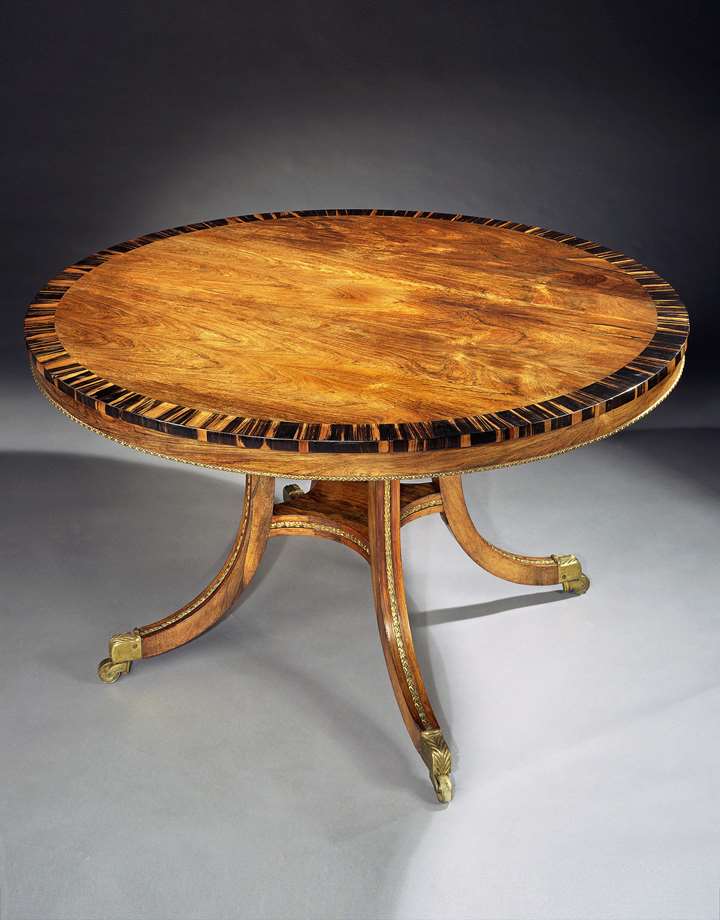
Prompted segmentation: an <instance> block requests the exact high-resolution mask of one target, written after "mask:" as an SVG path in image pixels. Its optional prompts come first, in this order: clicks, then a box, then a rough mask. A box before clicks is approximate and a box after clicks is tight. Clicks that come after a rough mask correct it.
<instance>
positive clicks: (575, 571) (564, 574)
mask: <svg viewBox="0 0 720 920" xmlns="http://www.w3.org/2000/svg"><path fill="white" fill-rule="evenodd" d="M552 558H553V559H554V560H555V562H556V563H557V567H558V577H559V580H560V584H561V585H562V589H563V591H567V592H572V593H573V594H584V593H585V592H586V591H587V589H588V588H589V587H590V579H589V578H588V577H587V575H585V573H584V572H583V570H582V566H581V565H580V560H579V559H578V558H577V556H573V555H572V554H568V555H565V556H553V557H552Z"/></svg>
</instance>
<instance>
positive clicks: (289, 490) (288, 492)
mask: <svg viewBox="0 0 720 920" xmlns="http://www.w3.org/2000/svg"><path fill="white" fill-rule="evenodd" d="M304 494H305V492H304V491H303V490H302V489H301V488H300V486H298V485H296V484H295V483H294V482H291V483H289V484H288V485H286V486H285V487H284V488H283V501H284V502H289V501H291V500H292V499H293V498H294V497H295V496H296V495H304Z"/></svg>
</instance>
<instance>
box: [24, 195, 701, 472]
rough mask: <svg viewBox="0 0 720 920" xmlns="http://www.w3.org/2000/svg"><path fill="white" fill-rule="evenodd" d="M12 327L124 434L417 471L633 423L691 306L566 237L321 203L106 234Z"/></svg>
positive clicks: (631, 264) (655, 280)
mask: <svg viewBox="0 0 720 920" xmlns="http://www.w3.org/2000/svg"><path fill="white" fill-rule="evenodd" d="M25 329H26V341H27V346H28V349H29V352H30V355H31V360H32V363H33V365H34V370H35V373H36V377H37V378H38V380H39V382H40V383H41V385H42V386H43V387H44V389H45V390H46V392H47V393H48V395H50V396H51V398H53V399H55V401H57V402H58V403H59V404H60V405H61V407H62V408H64V409H65V411H67V412H69V413H70V414H71V415H74V416H75V417H77V418H78V419H79V420H81V421H84V423H85V424H89V425H90V426H91V427H97V428H98V430H100V431H101V432H102V433H108V431H107V428H108V426H109V425H113V424H116V425H118V426H121V428H120V429H118V431H119V434H118V437H119V436H120V434H122V439H124V440H125V441H126V442H128V443H130V444H131V446H140V447H142V446H143V445H144V447H145V449H151V450H153V449H154V450H155V452H161V453H162V452H163V451H160V450H157V448H156V447H153V445H150V444H149V442H148V435H150V436H151V437H154V438H155V440H157V438H158V437H161V439H162V441H163V442H167V443H169V442H170V441H175V442H176V446H177V445H178V444H179V442H180V441H182V442H184V443H185V444H188V443H189V442H190V441H195V442H198V444H199V445H201V446H202V448H203V450H204V451H205V453H206V454H208V452H210V451H211V450H212V448H213V447H217V448H218V449H220V448H223V451H222V455H223V457H227V456H228V449H232V448H235V449H236V450H237V451H241V452H242V454H243V455H244V456H247V455H248V454H249V453H250V452H254V455H255V458H254V463H255V466H254V468H255V469H256V470H257V469H262V468H263V462H264V461H263V460H262V458H263V457H265V458H269V457H270V456H271V455H272V457H273V461H272V462H270V461H269V459H268V462H267V463H266V464H265V465H267V466H268V469H267V472H268V473H270V472H274V473H277V472H278V469H277V467H276V464H275V458H277V456H278V454H280V453H287V454H295V455H299V454H302V455H313V454H317V455H323V456H327V455H328V454H335V455H344V460H343V458H341V457H340V456H337V457H336V458H335V460H336V461H337V463H342V462H345V463H346V464H347V465H348V469H349V471H351V472H352V470H353V468H354V461H353V457H357V456H358V455H368V454H375V455H380V454H381V455H384V456H383V462H384V463H385V465H386V468H387V469H392V456H393V455H405V456H407V455H408V454H424V455H426V456H425V458H424V460H423V463H424V464H426V468H427V469H428V470H429V471H432V460H431V459H430V457H429V456H427V455H429V454H430V453H433V452H438V455H440V454H443V455H447V452H449V451H452V452H455V453H457V452H459V451H462V449H468V448H476V447H478V446H480V445H491V444H493V443H501V442H507V441H511V440H516V439H525V440H526V441H527V442H529V441H530V440H532V439H533V438H534V437H537V436H541V435H544V434H548V433H550V432H552V431H556V430H559V429H564V428H569V427H573V426H582V425H584V424H586V423H588V422H590V421H592V420H597V419H598V418H599V417H600V416H601V415H604V414H606V413H612V412H613V411H615V410H617V409H619V408H620V407H626V409H625V412H624V414H623V418H624V419H625V421H627V420H628V418H631V417H632V408H633V407H632V406H631V407H629V408H628V405H629V404H630V403H633V402H636V403H637V414H638V415H639V414H640V413H641V412H643V411H645V409H646V404H647V398H646V399H642V397H646V394H648V393H649V392H650V391H651V390H652V389H653V388H654V387H656V386H657V385H658V384H659V383H661V382H662V381H663V380H664V379H665V378H667V377H668V375H671V374H672V373H673V372H674V371H675V370H676V368H677V367H678V365H679V364H680V362H681V360H682V356H683V354H684V351H685V348H686V342H687V335H688V317H687V313H686V311H685V308H684V307H683V305H682V303H681V302H680V300H679V299H678V296H677V294H676V293H675V291H674V290H673V289H672V287H671V286H670V285H669V284H668V283H667V282H665V281H663V279H661V278H660V277H659V276H658V275H656V274H655V273H654V272H653V271H652V270H650V269H648V268H646V267H645V266H643V265H640V264H639V263H637V262H635V261H634V260H632V259H630V258H628V257H626V256H624V255H623V254H622V253H619V252H616V251H615V250H611V249H608V248H607V247H605V246H602V245H600V244H597V243H593V242H590V241H587V240H583V239H579V238H577V237H573V236H570V235H568V234H563V233H559V232H555V231H550V230H544V229H542V228H539V227H529V226H526V225H522V224H517V223H512V222H508V221H499V220H492V219H489V218H474V217H466V216H463V215H448V214H435V213H428V212H404V211H403V212H393V211H380V210H373V211H349V210H330V211H306V212H283V213H276V214H255V215H246V216H243V217H233V218H226V219H221V220H214V221H208V222H206V223H199V224H193V225H190V226H184V227H177V228H174V229H171V230H165V231H161V232H158V233H153V234H149V235H148V236H144V237H140V238H138V239H135V240H131V241H128V242H126V243H122V244H119V245H117V246H112V247H110V248H108V249H106V250H103V251H101V252H99V253H97V254H95V255H94V256H91V257H89V258H87V259H84V260H82V261H81V262H79V263H77V264H75V265H73V266H70V267H69V268H68V269H66V270H65V271H63V272H62V273H61V274H60V275H58V276H57V277H55V278H53V279H52V280H51V281H50V282H49V283H48V284H47V286H46V287H45V288H44V289H43V290H42V291H41V292H40V293H39V294H38V295H37V297H36V299H35V301H34V303H33V304H32V305H31V306H30V307H29V309H28V313H27V317H26V324H25ZM95 423H97V424H95ZM588 431H589V429H588ZM153 443H154V442H153ZM168 452H169V453H170V454H171V455H172V454H173V451H170V450H169V451H168ZM270 452H271V453H270ZM174 453H177V451H175V452H174ZM218 456H219V455H218ZM469 456H470V455H468V457H469ZM258 458H260V459H258ZM305 462H306V465H307V464H308V462H309V461H307V460H306V461H305ZM456 462H457V464H458V468H459V467H462V466H464V465H466V461H465V460H464V459H463V460H459V459H458V460H457V461H456ZM337 463H336V466H337ZM401 463H404V464H405V467H404V469H405V471H406V472H407V469H408V466H407V464H408V461H407V459H405V460H404V461H401ZM210 465H213V460H212V459H211V460H210ZM217 465H220V463H219V462H218V464H217ZM446 465H447V461H444V466H446ZM246 466H247V464H246ZM283 469H284V467H283ZM307 469H308V470H309V471H310V473H312V469H311V466H310V465H307ZM337 469H340V467H337ZM281 474H282V473H281Z"/></svg>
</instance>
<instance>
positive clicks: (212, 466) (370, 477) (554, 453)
mask: <svg viewBox="0 0 720 920" xmlns="http://www.w3.org/2000/svg"><path fill="white" fill-rule="evenodd" d="M30 367H31V370H32V375H33V379H34V380H35V383H36V385H37V387H38V389H39V390H40V392H41V393H42V395H43V396H44V397H45V399H47V401H48V402H49V403H50V405H51V406H54V407H55V409H57V410H58V412H60V413H61V414H62V415H65V416H66V417H67V418H69V419H71V420H72V421H73V422H75V423H76V424H77V425H80V427H81V428H86V429H87V430H88V431H92V432H93V433H94V434H99V435H100V437H102V438H106V439H107V440H108V441H114V442H115V444H121V445H122V446H123V447H129V448H130V449H131V450H136V451H138V453H141V454H148V455H149V456H151V457H160V458H161V459H162V460H173V461H174V462H175V463H184V464H186V465H187V466H198V467H201V468H203V469H206V470H222V471H223V472H225V473H241V474H243V473H244V474H245V475H246V476H271V477H272V478H273V479H277V478H283V479H284V478H286V477H285V476H284V475H283V474H282V473H261V472H258V471H257V470H245V469H242V468H241V467H237V466H221V465H220V464H216V463H202V462H200V461H198V460H187V459H186V458H185V457H173V456H172V454H163V453H161V452H160V451H157V450H149V449H148V448H147V447H138V446H137V445H136V444H130V443H129V442H128V441H123V440H122V438H116V437H115V436H114V435H112V434H106V433H105V432H104V431H101V430H100V429H99V428H94V427H93V426H92V425H88V424H87V422H83V421H81V420H80V419H79V418H77V417H76V416H74V415H73V414H72V413H70V412H68V411H67V409H65V408H64V407H63V406H61V405H60V403H58V402H56V401H55V400H54V399H53V398H52V396H50V394H49V393H48V391H47V390H46V389H45V387H44V386H43V385H42V384H41V383H40V380H39V379H38V376H37V373H36V371H35V367H34V365H33V363H32V361H31V362H30ZM678 368H679V370H678V373H677V376H676V377H675V379H674V380H673V382H672V386H670V387H668V389H667V390H666V391H665V392H664V393H663V394H662V396H660V397H659V398H658V399H657V400H656V401H655V402H654V403H653V404H652V405H651V406H648V407H647V409H645V410H644V411H643V412H641V413H640V414H639V415H636V416H635V418H632V419H630V421H628V422H625V423H624V424H623V425H619V426H618V427H617V428H614V429H613V430H612V431H608V432H606V433H605V434H601V435H598V436H597V437H596V438H588V440H587V441H581V442H580V443H579V444H572V445H570V446H569V447H561V448H559V449H558V450H551V451H548V453H546V454H539V455H538V456H537V457H527V458H524V459H522V460H507V461H506V462H505V463H491V464H485V465H483V466H472V467H467V468H465V469H458V470H443V471H441V472H438V473H427V472H426V473H401V474H399V475H396V476H392V475H391V476H378V475H376V474H372V473H371V474H366V475H363V476H323V475H318V474H317V473H312V475H310V476H308V477H307V479H308V480H315V479H317V480H322V481H323V482H380V481H392V480H393V479H402V480H404V481H407V482H410V481H412V480H414V479H438V478H439V477H440V476H463V475H464V474H465V473H482V472H484V471H486V470H504V469H506V468H507V467H511V466H521V465H523V464H525V463H535V461H537V460H549V459H550V458H551V457H559V456H560V455H561V454H567V453H569V452H570V451H571V450H577V449H578V448H579V447H587V446H588V445H589V444H595V443H596V442H597V441H604V440H605V438H611V437H612V436H613V435H615V434H619V433H620V432H621V431H625V429H626V428H629V427H630V426H631V425H634V424H635V422H639V421H640V419H643V418H645V416H646V415H649V414H650V413H651V412H652V411H653V409H656V408H657V407H658V406H659V405H660V403H662V402H663V401H664V400H666V399H667V397H668V396H669V395H670V394H671V393H672V391H673V390H674V389H675V387H676V386H677V385H678V382H679V380H680V378H681V377H682V374H683V371H684V370H685V356H684V355H683V357H682V358H681V360H680V362H679V363H678ZM292 478H293V479H302V478H303V477H302V476H293V477H292Z"/></svg>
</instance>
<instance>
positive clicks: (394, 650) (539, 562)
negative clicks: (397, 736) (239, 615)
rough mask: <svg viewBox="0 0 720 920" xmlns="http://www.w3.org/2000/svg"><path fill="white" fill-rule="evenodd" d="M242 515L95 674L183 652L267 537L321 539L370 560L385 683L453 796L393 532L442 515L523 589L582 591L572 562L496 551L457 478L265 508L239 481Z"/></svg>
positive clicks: (112, 674) (259, 493) (231, 596)
mask: <svg viewBox="0 0 720 920" xmlns="http://www.w3.org/2000/svg"><path fill="white" fill-rule="evenodd" d="M246 480H247V481H246V488H245V498H244V505H243V513H242V518H241V521H240V526H239V529H238V533H237V536H236V538H235V542H234V543H233V546H232V548H231V550H230V554H229V556H228V557H227V559H226V560H225V563H224V564H223V566H222V568H221V569H220V571H219V572H218V574H217V575H216V576H215V578H214V579H213V580H212V581H211V582H210V584H209V585H208V586H207V587H206V588H205V589H204V590H203V591H201V592H200V594H198V595H197V597H195V598H194V599H193V600H192V601H190V602H189V603H188V604H186V605H185V606H184V607H181V608H180V610H178V611H176V612H175V613H172V614H170V615H169V616H166V617H164V618H163V619H161V620H157V621H156V622H154V623H149V624H148V625H146V626H139V627H137V628H136V629H134V630H133V631H132V632H130V633H121V634H119V635H116V636H113V637H112V638H111V639H110V652H109V657H108V658H105V659H104V660H103V661H101V662H100V665H99V667H98V675H99V677H100V678H101V679H102V680H104V681H106V682H108V683H112V682H113V681H116V680H117V679H118V677H120V675H121V674H126V673H127V672H128V671H129V670H130V667H131V664H132V662H133V661H136V660H138V659H140V658H151V657H153V656H154V655H161V654H162V653H163V652H169V651H170V650H171V649H174V648H177V647H178V646H179V645H184V644H185V643H186V642H189V641H190V640H191V639H194V638H195V637H196V636H199V635H200V633H203V632H205V630H207V629H209V627H210V626H212V625H213V624H214V623H216V622H217V621H218V620H219V619H221V617H223V616H224V614H225V613H227V611H228V610H229V609H230V607H231V606H232V604H233V603H234V602H235V600H236V598H237V596H238V595H239V594H240V592H241V591H242V589H243V588H244V587H245V586H246V585H247V584H249V582H250V580H251V579H252V577H253V575H254V574H255V572H256V571H257V568H258V565H259V563H260V559H261V558H262V554H263V551H264V549H265V546H266V544H267V541H268V539H269V538H270V537H280V536H286V537H290V536H296V537H297V536H300V537H323V538H324V539H329V540H336V541H337V542H339V543H343V544H345V546H348V547H349V548H350V549H353V550H355V552H357V553H359V554H360V555H361V556H362V557H363V558H364V559H366V560H367V561H368V562H369V563H370V571H371V578H372V583H373V593H374V596H375V608H376V612H377V620H378V626H379V628H380V641H381V644H382V648H383V653H384V655H385V662H386V664H387V669H388V673H389V675H390V682H391V683H392V687H393V690H394V692H395V698H396V700H397V703H398V706H399V707H400V712H401V714H402V717H403V721H404V722H405V725H406V727H407V730H408V733H409V734H410V737H411V739H412V742H413V744H414V745H415V747H416V748H417V750H418V753H419V754H420V756H421V757H422V759H423V761H424V762H425V764H426V765H427V767H428V770H429V773H430V779H431V781H432V784H433V788H434V789H435V793H436V795H437V797H438V800H439V801H440V802H449V801H450V800H451V798H452V794H453V786H452V779H451V775H450V772H451V766H452V760H451V755H450V750H449V749H448V746H447V744H446V743H445V739H444V737H443V734H442V730H441V728H440V725H439V724H438V721H437V719H436V717H435V713H434V712H433V708H432V704H431V703H430V700H429V698H428V694H427V691H426V689H425V684H424V681H423V678H422V674H421V673H420V668H419V666H418V662H417V659H416V657H415V649H414V646H413V639H412V633H411V630H410V621H409V618H408V611H407V604H406V601H405V587H404V583H403V571H402V558H401V553H400V528H401V527H402V526H403V525H404V524H409V523H410V521H414V520H415V519H416V518H419V517H422V516H423V515H425V514H434V513H439V514H442V516H443V519H444V520H445V522H446V524H447V525H448V527H449V529H450V530H451V532H452V533H453V534H454V536H455V538H456V539H457V541H458V543H459V544H460V545H461V546H462V548H463V549H464V550H465V552H466V553H467V554H468V555H469V556H470V558H471V559H473V560H474V561H475V562H477V563H478V565H480V566H482V567H483V568H484V569H486V570H487V571H488V572H491V573H492V574H493V575H497V576H499V577H500V578H504V579H506V580H508V581H513V582H516V583H518V584H526V585H554V584H559V585H562V588H563V590H565V591H573V592H575V593H577V594H582V593H584V592H585V591H586V590H587V589H588V586H589V584H590V583H589V581H588V578H587V577H586V576H585V575H584V574H583V573H582V570H581V567H580V563H579V562H578V560H577V559H576V557H575V556H572V555H553V556H521V555H517V554H515V553H510V552H507V551H506V550H502V549H499V548H498V547H496V546H493V545H492V544H491V543H488V541H487V540H485V539H483V537H481V536H480V534H479V533H478V532H477V530H476V529H475V527H474V525H473V523H472V520H471V518H470V514H469V513H468V510H467V507H466V505H465V499H464V497H463V490H462V479H461V477H460V476H445V477H442V478H439V479H434V480H432V481H431V482H423V483H413V484H405V483H400V482H399V481H398V480H379V481H372V482H330V481H325V482H315V483H313V485H312V486H311V488H310V490H309V491H308V492H304V491H303V490H302V489H301V488H300V487H299V486H296V485H290V486H286V487H285V490H284V494H283V499H284V500H283V501H282V502H280V503H277V504H275V503H274V497H275V480H274V479H272V478H271V477H262V476H252V475H251V476H247V477H246Z"/></svg>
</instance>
